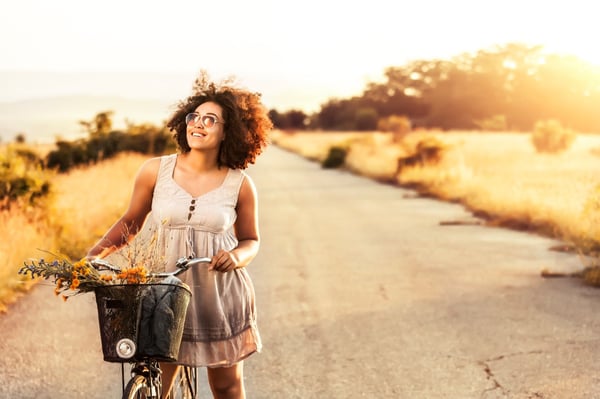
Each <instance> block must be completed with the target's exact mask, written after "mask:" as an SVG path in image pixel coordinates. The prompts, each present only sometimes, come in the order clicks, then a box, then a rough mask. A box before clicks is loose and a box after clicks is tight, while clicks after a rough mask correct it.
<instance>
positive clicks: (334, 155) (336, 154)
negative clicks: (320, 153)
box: [321, 146, 348, 169]
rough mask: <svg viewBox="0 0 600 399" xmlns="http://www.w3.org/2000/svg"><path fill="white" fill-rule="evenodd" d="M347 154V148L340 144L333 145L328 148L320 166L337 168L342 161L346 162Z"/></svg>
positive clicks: (342, 163)
mask: <svg viewBox="0 0 600 399" xmlns="http://www.w3.org/2000/svg"><path fill="white" fill-rule="evenodd" d="M347 154H348V149H346V148H344V147H340V146H333V147H331V148H330V149H329V153H328V154H327V158H325V159H324V160H323V162H322V163H321V166H322V167H323V168H326V169H333V168H339V167H340V166H343V165H344V162H346V155H347Z"/></svg>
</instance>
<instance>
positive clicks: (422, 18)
mask: <svg viewBox="0 0 600 399" xmlns="http://www.w3.org/2000/svg"><path fill="white" fill-rule="evenodd" d="M592 3H593V2H589V1H587V0H586V1H581V0H571V1H552V0H549V1H531V0H529V1H528V0H519V1H515V0H503V1H486V0H453V1H445V0H417V1H402V0H369V1H362V2H358V1H328V0H303V1H301V2H300V1H284V0H252V1H250V0H213V1H203V0H195V1H187V0H170V1H152V0H146V1H137V0H103V1H101V2H100V1H95V0H87V1H81V0H78V1H72V0H53V1H47V0H18V1H17V0H12V1H11V0H0V4H1V6H0V38H1V39H0V101H17V100H22V99H29V98H39V97H50V96H56V95H66V94H92V95H118V96H122V97H128V98H147V99H165V100H169V101H176V100H178V99H181V98H183V97H185V96H187V95H188V94H190V90H191V86H192V83H193V81H194V78H195V77H196V75H197V73H198V72H199V71H200V70H201V69H204V70H206V71H208V73H209V74H210V76H211V77H213V78H214V79H217V80H218V79H221V78H225V77H229V76H234V77H235V78H236V79H237V80H238V82H239V83H240V84H241V85H243V86H246V87H247V88H249V89H251V90H253V91H258V92H261V93H262V94H263V100H264V102H265V105H267V106H268V107H269V108H276V109H278V110H282V111H284V110H288V109H302V110H304V111H306V112H311V111H316V110H318V109H319V107H320V105H321V104H323V103H325V102H326V101H327V100H328V99H331V98H346V97H349V96H352V95H357V94H360V93H361V92H362V90H363V89H364V88H365V87H366V85H367V83H369V82H373V81H380V80H381V79H382V77H383V73H384V71H385V68H387V67H389V66H401V65H404V64H406V63H408V62H410V61H412V60H417V59H450V58H452V57H453V56H457V55H459V54H461V53H465V52H476V51H478V50H481V49H490V48H492V47H493V46H495V45H503V44H507V43H509V42H519V43H526V44H541V45H543V46H545V48H546V50H547V51H549V52H556V53H567V54H573V55H576V56H578V57H580V58H582V59H584V60H586V61H589V62H592V63H595V64H598V65H600V46H598V45H597V44H596V43H595V41H596V40H597V38H600V24H598V23H597V14H596V13H595V12H594V11H593V10H592V9H591V8H590V7H591V6H590V5H589V4H592Z"/></svg>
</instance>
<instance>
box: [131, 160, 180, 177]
mask: <svg viewBox="0 0 600 399" xmlns="http://www.w3.org/2000/svg"><path fill="white" fill-rule="evenodd" d="M176 156H177V154H169V155H162V156H158V157H152V158H149V159H147V160H146V161H144V163H143V164H142V166H141V167H140V170H139V174H140V175H145V176H153V177H154V178H156V176H157V175H158V173H159V171H160V168H161V165H163V164H164V163H167V162H169V161H171V162H172V160H174V159H175V157H176Z"/></svg>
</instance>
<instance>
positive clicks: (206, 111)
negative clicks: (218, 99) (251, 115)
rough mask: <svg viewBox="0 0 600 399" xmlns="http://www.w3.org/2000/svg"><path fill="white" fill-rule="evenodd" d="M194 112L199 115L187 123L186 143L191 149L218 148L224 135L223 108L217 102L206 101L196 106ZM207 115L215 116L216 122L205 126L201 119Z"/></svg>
mask: <svg viewBox="0 0 600 399" xmlns="http://www.w3.org/2000/svg"><path fill="white" fill-rule="evenodd" d="M194 112H195V113H196V114H197V115H198V116H199V117H197V118H194V119H192V120H191V121H190V122H189V123H188V124H187V141H188V145H189V146H190V148H191V149H218V148H219V145H221V142H222V141H223V138H224V137H225V127H224V119H223V109H222V108H221V106H220V105H219V104H217V103H215V102H212V101H208V102H205V103H202V104H200V105H199V106H198V107H196V109H195V111H194ZM207 115H208V116H213V117H215V118H216V120H217V123H215V124H214V125H213V126H211V127H208V126H206V125H205V124H204V123H203V122H202V120H203V119H204V116H207ZM207 124H208V123H207Z"/></svg>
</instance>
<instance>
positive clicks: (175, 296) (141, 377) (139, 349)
mask: <svg viewBox="0 0 600 399" xmlns="http://www.w3.org/2000/svg"><path fill="white" fill-rule="evenodd" d="M210 261H211V259H210V258H181V259H179V260H178V261H177V262H176V265H175V266H176V268H175V270H174V271H173V272H163V273H150V274H148V275H147V277H148V278H152V279H156V278H162V279H163V280H162V281H159V282H156V283H141V284H115V285H106V286H102V287H97V288H96V289H95V290H94V292H95V295H96V304H97V308H98V321H99V326H100V336H101V342H102V352H103V356H104V360H105V361H108V362H116V363H121V382H122V386H123V399H151V398H152V399H161V398H162V393H163V392H162V381H161V374H162V371H161V370H160V365H159V362H172V361H175V360H176V359H177V355H178V353H179V344H180V342H181V336H182V333H183V323H184V320H185V313H186V310H187V305H188V303H189V300H190V297H191V291H190V289H189V287H187V286H186V285H185V284H183V283H182V282H181V281H180V280H179V279H177V278H176V276H177V275H179V274H181V273H183V272H185V271H187V270H188V269H189V268H190V267H192V266H195V265H198V264H201V263H210ZM91 263H92V265H93V266H94V267H95V268H96V269H98V270H100V271H103V270H104V271H109V270H110V271H112V272H116V273H120V272H121V269H120V268H118V267H116V266H115V265H113V264H111V263H109V262H107V261H106V260H103V259H94V260H92V261H91ZM161 312H162V313H161ZM171 312H172V314H171ZM171 316H172V317H171ZM161 318H162V319H161ZM165 325H167V327H169V328H166V329H164V328H163V327H164V326H165ZM156 329H160V331H154V330H156ZM125 363H130V364H131V377H130V379H129V380H128V381H127V383H126V382H125V366H124V364H125ZM198 388H199V381H198V369H197V368H196V367H188V366H182V367H180V369H179V372H178V373H177V375H176V377H175V383H174V384H173V388H172V389H171V391H170V392H169V394H168V396H166V397H168V398H170V399H191V398H195V397H196V394H197V392H198Z"/></svg>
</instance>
